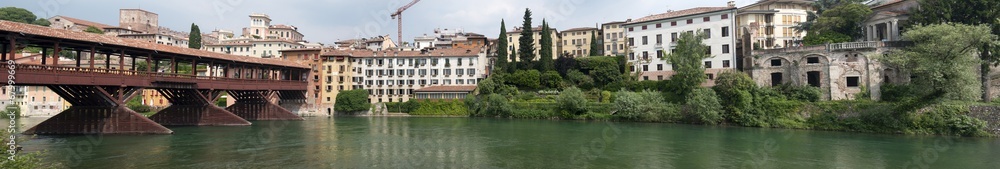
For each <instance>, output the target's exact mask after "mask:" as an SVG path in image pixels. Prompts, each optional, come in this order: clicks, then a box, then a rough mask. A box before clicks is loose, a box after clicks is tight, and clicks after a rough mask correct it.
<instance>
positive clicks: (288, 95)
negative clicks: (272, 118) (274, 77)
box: [277, 90, 308, 115]
mask: <svg viewBox="0 0 1000 169" xmlns="http://www.w3.org/2000/svg"><path fill="white" fill-rule="evenodd" d="M277 94H278V99H279V100H278V105H281V107H282V108H285V109H286V110H288V111H290V112H292V113H294V114H300V115H301V114H304V113H306V111H307V109H308V105H307V103H306V92H305V91H285V90H282V91H277Z"/></svg>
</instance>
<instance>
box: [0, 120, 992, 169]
mask: <svg viewBox="0 0 1000 169" xmlns="http://www.w3.org/2000/svg"><path fill="white" fill-rule="evenodd" d="M41 120H42V119H36V118H29V119H22V120H20V123H22V124H26V125H27V126H33V125H34V124H37V123H39V122H40V121H41ZM3 123H7V122H3ZM2 125H4V126H6V125H7V124H2ZM170 129H172V130H173V131H174V134H172V135H139V136H36V137H34V138H32V139H31V140H29V141H22V142H21V143H18V144H20V145H21V146H23V147H24V150H26V151H41V150H45V151H46V152H47V153H48V154H49V157H48V158H47V161H54V162H60V163H62V164H63V165H65V166H69V167H71V168H903V167H909V168H923V167H930V168H998V167H1000V160H997V157H1000V139H994V138H957V137H941V136H901V135H875V134H857V133H843V132H828V131H807V130H786V129H761V128H741V127H718V126H694V125H678V124H651V123H617V122H583V121H550V120H509V119H483V118H419V117H409V118H407V117H389V118H386V117H372V118H369V117H336V118H325V117H322V118H306V120H305V121H255V122H253V125H252V126H243V127H196V126H192V127H170Z"/></svg>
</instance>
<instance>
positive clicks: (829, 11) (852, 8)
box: [796, 0, 872, 45]
mask: <svg viewBox="0 0 1000 169" xmlns="http://www.w3.org/2000/svg"><path fill="white" fill-rule="evenodd" d="M813 6H814V7H815V8H816V9H817V12H816V13H810V15H809V17H808V18H807V19H808V21H807V22H803V23H800V25H799V26H798V27H796V29H797V30H799V31H804V30H808V32H809V34H807V35H806V36H805V37H803V38H802V41H803V43H804V44H806V45H819V44H825V43H841V42H849V41H851V40H853V39H855V38H860V37H862V36H864V34H863V32H864V31H862V30H861V25H862V24H861V23H863V22H864V21H865V20H866V19H868V17H869V16H870V15H871V13H872V10H871V8H869V7H868V6H867V5H864V4H862V3H861V0H820V1H817V2H815V5H813Z"/></svg>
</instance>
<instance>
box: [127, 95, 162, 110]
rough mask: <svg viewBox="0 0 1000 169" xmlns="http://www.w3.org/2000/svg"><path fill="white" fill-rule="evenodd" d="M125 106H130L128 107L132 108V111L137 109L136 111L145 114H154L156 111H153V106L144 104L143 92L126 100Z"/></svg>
mask: <svg viewBox="0 0 1000 169" xmlns="http://www.w3.org/2000/svg"><path fill="white" fill-rule="evenodd" d="M140 92H141V91H140ZM125 107H128V109H131V110H132V111H135V112H136V113H139V114H144V115H153V114H155V113H156V112H155V111H153V108H151V107H149V106H147V105H144V104H142V95H141V94H140V95H136V96H135V97H132V99H129V100H128V101H127V102H125Z"/></svg>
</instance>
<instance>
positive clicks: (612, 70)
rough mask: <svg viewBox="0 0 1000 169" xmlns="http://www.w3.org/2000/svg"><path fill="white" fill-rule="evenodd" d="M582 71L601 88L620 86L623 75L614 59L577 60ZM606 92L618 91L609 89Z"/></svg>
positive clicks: (587, 58)
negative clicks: (613, 85)
mask: <svg viewBox="0 0 1000 169" xmlns="http://www.w3.org/2000/svg"><path fill="white" fill-rule="evenodd" d="M577 62H578V63H579V64H580V69H581V71H583V72H584V73H585V74H588V75H590V77H591V78H593V80H594V84H597V85H599V86H596V87H599V88H604V87H607V86H612V84H620V83H621V82H622V73H621V71H619V70H618V61H617V59H616V58H614V57H582V58H577ZM606 90H618V89H612V88H608V89H606Z"/></svg>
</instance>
